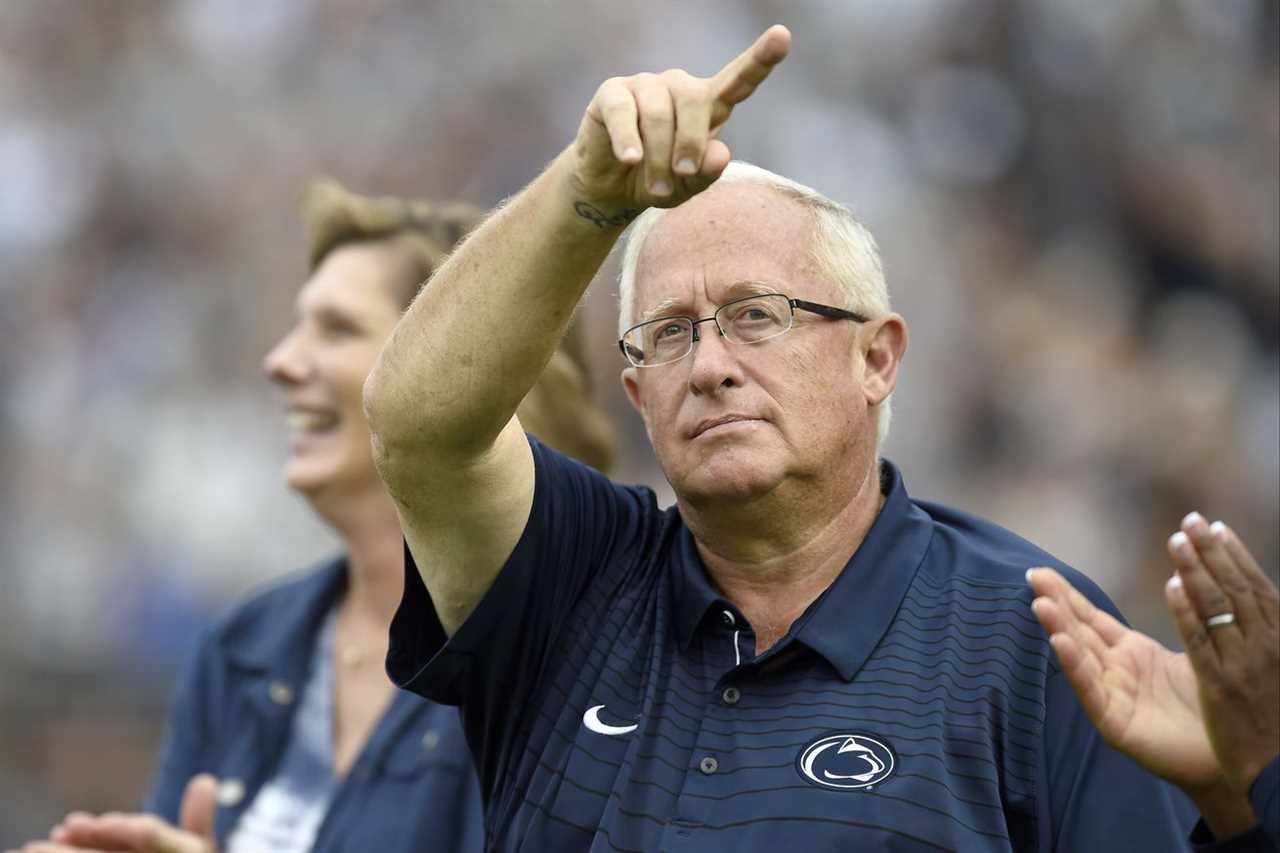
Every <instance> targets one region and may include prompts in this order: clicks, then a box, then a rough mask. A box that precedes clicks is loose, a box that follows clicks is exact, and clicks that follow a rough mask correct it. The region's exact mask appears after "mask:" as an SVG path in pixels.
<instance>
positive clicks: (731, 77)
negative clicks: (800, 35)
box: [711, 24, 791, 128]
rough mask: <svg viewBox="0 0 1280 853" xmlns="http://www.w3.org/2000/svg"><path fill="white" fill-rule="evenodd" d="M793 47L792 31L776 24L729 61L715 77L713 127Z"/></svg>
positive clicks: (725, 117) (757, 84)
mask: <svg viewBox="0 0 1280 853" xmlns="http://www.w3.org/2000/svg"><path fill="white" fill-rule="evenodd" d="M790 50H791V31H790V30H788V29H787V28H786V27H784V26H782V24H774V25H773V26H772V27H770V28H769V29H767V30H765V31H764V33H762V34H761V36H760V38H758V39H756V40H755V43H754V44H752V45H751V47H749V48H747V49H746V50H744V51H743V52H742V53H740V54H738V55H737V56H735V57H734V58H733V59H731V60H729V63H728V64H727V65H725V67H724V68H721V69H720V70H719V71H717V72H716V74H715V75H714V76H713V77H712V78H711V84H712V91H714V92H715V93H716V98H715V107H714V109H713V110H712V113H711V126H712V127H713V128H714V127H719V126H720V125H721V124H723V123H724V121H725V119H727V118H728V117H729V113H730V112H732V111H733V108H734V107H735V106H737V105H738V104H740V103H742V102H743V101H745V100H746V99H747V98H749V97H751V93H752V92H754V91H755V90H756V88H757V87H759V85H760V84H761V83H763V82H764V81H765V78H766V77H768V76H769V72H771V71H773V67H774V66H775V65H777V64H778V63H779V62H781V61H782V60H784V59H786V58H787V53H788V52H789V51H790Z"/></svg>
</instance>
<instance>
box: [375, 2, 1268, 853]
mask: <svg viewBox="0 0 1280 853" xmlns="http://www.w3.org/2000/svg"><path fill="white" fill-rule="evenodd" d="M789 48H790V34H789V33H788V32H787V31H786V30H785V29H783V28H781V27H775V28H772V29H770V30H769V31H767V32H766V33H765V34H764V35H763V36H761V38H760V39H759V40H757V42H756V43H755V44H754V45H753V46H752V47H751V48H750V49H748V50H747V51H746V52H744V53H743V54H742V55H741V56H739V57H738V58H736V59H735V60H733V61H732V62H730V63H729V64H728V65H727V66H725V68H724V69H722V70H721V71H720V72H719V73H717V74H716V75H715V76H713V77H710V78H706V79H699V78H694V77H691V76H690V75H688V74H686V73H684V72H682V71H668V72H665V73H663V74H661V75H653V74H641V75H636V76H634V77H629V78H615V79H612V80H609V81H607V82H605V83H604V84H603V85H602V86H601V87H600V88H599V90H598V91H597V93H596V95H595V97H594V98H593V100H592V102H591V104H590V105H589V106H588V108H587V111H586V115H585V116H584V118H583V121H582V124H581V126H580V129H579V132H578V136H577V139H576V140H575V142H574V143H573V144H572V145H571V146H569V148H567V149H566V150H565V151H564V152H563V153H562V154H561V155H560V156H559V157H557V158H556V159H555V160H554V161H553V162H552V163H551V164H550V166H549V167H548V168H547V169H546V170H545V171H544V172H543V174H542V175H541V176H540V177H538V178H537V179H536V180H535V181H534V182H533V183H532V184H531V185H530V186H529V187H528V188H526V189H525V190H524V191H523V192H522V193H521V194H520V195H518V196H517V197H516V198H514V199H513V200H512V201H511V202H510V203H509V204H508V205H506V206H505V207H504V208H502V209H501V210H500V211H498V212H497V213H495V214H494V216H493V217H492V218H491V219H490V220H489V222H488V223H487V224H486V225H485V226H483V227H482V228H481V229H480V230H478V231H477V232H475V233H474V234H473V236H472V237H471V239H470V240H469V241H468V242H467V243H466V244H465V245H464V246H463V248H462V249H460V250H459V251H458V253H457V254H456V255H454V257H453V258H452V260H451V261H450V262H449V263H448V264H446V266H445V267H444V268H443V269H442V270H441V271H440V273H439V274H438V275H437V277H436V278H435V279H434V280H433V281H432V283H431V284H430V286H428V287H427V288H426V289H425V291H424V293H423V295H422V296H421V297H420V298H419V299H418V300H417V301H416V303H415V304H414V306H413V307H412V308H411V310H410V311H409V312H408V313H407V315H406V316H405V318H404V319H403V321H402V322H401V324H400V326H399V327H398V329H397V331H396V332H395V334H394V336H393V339H392V341H391V343H390V344H389V346H388V348H387V349H386V350H385V351H384V353H383V355H382V358H381V361H380V364H379V366H378V367H377V368H376V369H375V371H374V373H373V374H372V375H371V377H370V380H369V382H368V384H367V385H366V388H365V394H366V406H367V407H368V411H369V416H370V422H371V425H372V428H373V432H374V435H375V445H376V452H377V457H378V460H379V467H380V470H381V471H382V473H383V476H384V478H385V479H386V481H387V483H388V485H389V487H390V490H391V492H392V494H393V495H394V496H395V498H396V500H397V502H398V504H399V507H400V513H401V519H402V523H403V527H404V531H405V538H406V541H407V545H408V549H407V555H406V556H407V562H408V565H407V566H406V576H405V583H406V587H405V595H404V598H403V600H402V602H401V607H400V610H399V612H398V613H397V616H396V620H395V623H394V624H393V626H392V638H391V650H390V652H389V655H388V669H389V671H390V672H391V674H392V675H393V677H394V678H396V680H397V681H398V682H399V683H401V684H402V685H403V686H405V687H408V688H409V689H412V690H415V691H418V692H421V693H423V694H425V695H429V696H431V697H432V698H434V699H437V700H440V701H444V702H451V703H456V704H460V705H461V706H462V711H463V717H464V721H465V725H466V728H467V736H468V740H469V742H470V745H471V748H472V752H473V755H474V756H475V758H476V761H477V764H478V768H479V771H480V776H481V780H482V788H483V791H484V796H485V801H486V815H487V816H486V820H487V830H488V837H489V845H490V847H491V849H493V850H501V851H514V850H539V851H541V850H547V851H551V850H554V851H558V853H559V852H560V851H579V850H581V851H586V850H592V851H596V850H636V851H641V850H642V851H657V850H664V851H678V850H709V849H720V848H723V849H725V850H734V851H760V850H766V849H770V850H772V849H774V848H775V847H776V845H778V844H779V843H781V842H783V841H786V840H790V839H794V840H800V841H803V842H804V843H805V844H806V846H807V847H808V849H810V850H812V851H815V853H817V851H835V850H841V851H844V850H850V849H859V850H890V849H892V850H907V849H910V850H917V849H918V850H926V849H929V850H936V849H948V850H966V851H972V850H1009V849H1019V850H1086V849H1088V850H1094V849H1117V850H1118V849H1140V848H1141V849H1162V850H1164V849H1169V850H1172V849H1176V848H1178V847H1180V846H1185V841H1184V840H1183V839H1184V837H1185V833H1186V832H1187V831H1188V830H1189V829H1190V827H1191V824H1192V823H1193V822H1194V816H1193V814H1192V813H1191V810H1190V809H1189V808H1186V809H1185V810H1184V809H1183V805H1185V803H1184V801H1181V800H1179V799H1178V797H1177V795H1176V794H1175V793H1173V792H1172V790H1171V789H1170V788H1169V787H1167V786H1166V785H1164V784H1163V783H1161V782H1159V781H1158V780H1156V779H1154V778H1153V777H1150V776H1148V775H1147V774H1145V773H1143V772H1142V771H1141V770H1140V769H1138V768H1137V767H1136V766H1135V765H1133V764H1132V763H1131V762H1129V761H1128V760H1127V759H1124V758H1123V757H1121V756H1120V755H1118V754H1117V753H1114V752H1112V751H1111V750H1110V749H1109V748H1108V747H1107V746H1106V745H1105V744H1104V743H1103V742H1102V741H1101V740H1100V739H1098V737H1097V735H1096V734H1095V733H1094V731H1093V729H1092V727H1091V726H1090V725H1089V723H1088V720H1087V719H1086V718H1085V717H1084V716H1083V715H1082V714H1081V712H1080V709H1079V706H1078V705H1077V704H1076V702H1075V699H1074V698H1073V696H1072V694H1071V688H1070V686H1069V685H1067V684H1066V683H1065V681H1064V680H1063V679H1062V677H1061V674H1060V673H1059V672H1058V670H1057V669H1056V667H1055V666H1054V664H1053V662H1052V660H1053V658H1052V655H1051V654H1050V653H1049V648H1048V645H1047V643H1046V642H1045V639H1044V636H1043V634H1041V633H1040V632H1039V631H1038V629H1037V626H1036V624H1035V621H1034V619H1033V618H1032V616H1031V615H1030V613H1029V610H1028V605H1029V602H1030V592H1029V590H1028V588H1027V586H1026V583H1025V581H1024V579H1023V572H1024V571H1025V569H1026V568H1028V567H1029V566H1033V565H1041V564H1044V563H1046V562H1049V563H1051V564H1052V565H1054V566H1056V567H1059V568H1060V570H1062V571H1068V572H1069V570H1068V569H1066V568H1065V567H1063V566H1061V564H1060V563H1057V562H1054V561H1052V558H1050V557H1048V555H1046V554H1044V553H1043V552H1041V551H1038V550H1037V549H1035V548H1034V547H1032V546H1031V545H1029V544H1027V543H1025V542H1023V541H1022V540H1020V539H1017V538H1016V537H1014V536H1012V535H1011V534H1009V533H1007V532H1005V531H1003V530H1000V529H999V528H996V527H995V526H994V525H990V524H987V523H985V522H982V521H980V520H978V519H974V518H972V517H969V516H965V515H963V514H961V513H957V512H955V511H953V510H949V509H946V508H943V507H937V506H933V505H928V504H921V503H917V502H915V501H912V500H911V499H910V498H909V497H908V496H907V494H906V491H905V489H904V487H903V484H902V478H901V476H900V474H899V473H898V471H897V469H896V468H894V467H893V466H892V465H890V464H889V463H887V462H883V463H882V462H881V460H880V459H879V452H878V445H879V438H880V437H881V435H882V433H883V431H884V428H885V427H886V426H887V422H888V417H887V415H888V399H889V395H890V393H891V392H892V390H893V388H894V385H895V382H896V379H897V374H898V367H899V365H900V363H901V360H902V356H903V353H904V351H905V349H906V343H907V329H906V325H905V323H904V322H903V320H902V318H901V317H900V316H898V315H897V314H894V313H892V312H891V311H890V310H889V305H888V300H887V296H886V294H885V290H884V284H883V276H882V274H881V271H880V268H879V262H878V260H877V259H876V253H875V248H874V243H873V241H872V240H871V238H870V236H869V235H868V234H866V232H865V231H864V230H863V229H862V228H861V227H860V226H858V225H857V223H856V221H855V220H853V219H852V217H850V216H849V215H848V214H847V212H845V211H843V210H842V209H841V208H840V207H839V206H838V205H835V204H833V203H831V202H829V201H827V200H826V199H823V198H822V197H821V196H819V195H818V194H817V193H815V192H813V191H811V190H807V189H805V188H803V187H798V186H796V185H792V184H790V183H788V182H785V181H782V179H778V178H776V177H773V176H769V175H768V174H767V173H764V172H762V171H760V170H753V169H750V168H747V167H735V168H733V169H731V170H730V171H729V172H728V177H727V179H725V180H722V181H719V182H718V181H717V179H718V178H720V176H721V175H722V174H723V173H725V170H726V167H728V165H729V161H730V156H729V150H728V148H727V147H726V145H725V144H724V142H723V141H721V140H720V138H719V131H720V128H721V127H722V126H723V125H724V123H725V121H726V120H727V119H728V117H729V113H730V111H731V110H732V108H733V106H735V105H736V104H738V103H740V102H741V101H743V100H744V99H746V98H747V97H748V96H749V95H750V94H751V93H752V92H753V91H754V89H755V88H756V86H758V85H759V84H760V83H761V82H763V80H764V79H765V77H767V76H768V74H769V72H770V71H771V69H772V68H773V66H774V65H776V64H777V63H778V62H780V61H781V60H782V59H783V58H784V57H785V55H786V54H787V52H788V50H789ZM649 208H665V209H666V210H665V212H662V213H661V214H659V213H656V212H655V213H651V214H648V215H646V216H645V218H644V221H643V222H642V223H640V224H639V229H638V230H639V232H640V233H639V234H638V235H637V237H636V238H635V239H634V240H633V242H632V245H631V248H630V251H629V253H628V259H627V264H626V268H627V271H626V272H625V273H624V281H623V294H622V297H623V299H622V306H621V308H622V314H623V317H624V318H625V319H624V320H623V328H622V335H621V340H620V346H621V349H622V353H623V355H624V357H625V358H626V359H627V362H628V364H627V367H626V368H625V369H624V371H623V374H622V381H623V384H624V386H625V388H626V392H627V395H628V397H629V398H630V400H631V402H632V403H633V405H634V406H635V408H636V409H637V411H638V412H639V413H640V415H641V417H642V418H643V420H644V423H645V427H646V429H647V430H648V434H649V437H650V440H651V442H652V444H653V447H654V450H655V453H656V455H657V457H658V460H659V462H660V464H661V466H662V468H663V471H664V473H665V475H666V477H667V478H668V480H669V481H670V482H671V484H672V487H673V489H674V491H675V493H676V496H677V505H676V507H674V508H672V509H670V510H666V511H661V510H659V509H658V508H657V507H656V506H655V503H654V499H653V495H652V493H651V492H649V491H648V490H646V489H641V488H628V487H623V486H619V485H616V484H614V483H611V482H610V481H608V480H607V479H605V478H604V477H602V476H600V475H599V474H597V473H595V472H593V471H591V470H590V469H589V468H586V467H585V466H582V465H578V464H576V463H573V462H571V461H569V460H567V459H565V458H564V457H562V456H559V455H557V454H555V453H554V452H552V451H550V450H548V449H547V448H545V447H543V446H541V445H540V444H538V443H537V442H535V441H531V440H529V439H527V438H526V437H525V435H524V433H523V432H522V431H521V429H520V424H519V423H518V421H516V420H515V419H514V418H513V416H512V413H513V412H514V411H515V408H516V405H517V403H518V402H519V401H520V398H521V397H522V396H523V395H524V393H525V391H526V390H527V389H528V387H529V385H531V384H532V382H533V381H534V379H535V378H536V376H537V374H538V371H539V370H540V368H541V366H542V364H543V363H545V361H546V360H547V358H548V357H549V355H550V353H551V351H552V350H553V348H554V346H555V342H556V341H557V340H558V339H559V337H560V335H561V334H562V333H563V330H564V328H565V325H566V324H567V322H568V320H569V318H570V316H571V314H572V313H573V309H574V306H575V304H576V303H577V301H578V299H579V298H580V296H581V294H582V292H583V290H584V289H585V288H586V286H587V285H588V283H589V282H590V280H591V278H592V277H593V276H594V274H595V273H596V271H597V270H598V268H599V266H600V264H601V263H602V261H603V260H604V258H605V257H606V256H607V254H608V253H609V251H610V248H611V247H612V246H613V245H614V243H615V241H616V240H617V239H618V237H619V235H620V233H621V231H622V230H623V228H624V227H625V226H626V225H627V224H628V223H629V222H631V221H632V220H633V219H635V218H636V217H637V216H639V215H640V214H641V213H643V211H645V210H646V209H649ZM1070 576H1071V577H1072V579H1073V580H1075V581H1076V582H1077V583H1078V584H1080V585H1082V586H1083V587H1084V588H1085V589H1087V590H1088V591H1089V594H1090V595H1091V596H1093V598H1094V599H1095V600H1096V601H1098V602H1099V604H1101V605H1102V606H1104V607H1110V605H1109V603H1107V602H1106V601H1105V599H1104V598H1103V596H1102V595H1101V593H1100V592H1098V591H1097V589H1096V588H1095V587H1093V586H1091V585H1089V584H1088V582H1087V581H1086V580H1085V579H1084V578H1083V577H1081V576H1079V575H1078V574H1077V573H1071V575H1070ZM1202 799H1203V806H1202V807H1203V808H1206V809H1207V810H1208V811H1209V813H1210V814H1211V820H1213V821H1216V823H1215V829H1217V830H1218V831H1219V834H1220V835H1222V834H1230V833H1232V832H1234V831H1235V829H1237V828H1241V827H1243V825H1245V824H1247V823H1249V822H1251V819H1250V816H1249V815H1248V814H1247V812H1248V806H1247V804H1245V805H1244V808H1243V811H1244V812H1245V814H1241V813H1240V810H1239V809H1237V808H1233V807H1231V804H1228V805H1226V806H1221V807H1220V806H1219V805H1218V804H1217V803H1216V802H1215V792H1212V791H1206V792H1205V793H1204V797H1203V798H1202ZM1232 803H1234V801H1232Z"/></svg>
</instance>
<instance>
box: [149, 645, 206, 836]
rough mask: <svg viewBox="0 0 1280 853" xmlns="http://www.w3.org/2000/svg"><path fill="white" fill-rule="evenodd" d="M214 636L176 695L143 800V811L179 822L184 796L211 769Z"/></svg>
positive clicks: (181, 683)
mask: <svg viewBox="0 0 1280 853" xmlns="http://www.w3.org/2000/svg"><path fill="white" fill-rule="evenodd" d="M211 644H212V635H206V636H205V637H204V639H203V640H202V641H201V642H200V645H199V647H198V651H197V652H196V656H195V658H194V659H193V660H192V661H191V662H190V663H189V664H188V666H187V668H186V670H185V672H184V673H183V675H182V678H181V680H180V681H179V684H178V689H177V691H176V693H175V694H174V700H173V704H172V705H171V706H170V709H169V719H168V722H167V724H166V727H165V735H164V741H163V743H162V745H161V748H160V760H159V762H158V764H157V766H156V773H155V776H154V778H153V779H152V781H151V789H150V791H149V792H148V793H147V796H146V798H145V799H144V800H143V805H142V809H143V811H146V812H150V813H152V814H155V815H158V816H159V817H162V818H164V819H165V820H167V821H168V822H170V823H174V824H176V823H177V822H178V812H179V810H180V809H181V807H182V794H183V792H184V791H185V790H186V787H187V782H189V781H190V780H191V777H192V776H195V775H196V774H197V773H200V772H203V771H204V770H206V769H207V768H206V767H205V764H206V754H205V748H206V746H207V745H208V744H209V743H210V742H211V732H210V725H209V719H208V716H207V711H208V709H209V708H210V707H212V706H211V705H210V704H209V696H210V683H209V681H210V674H211V672H210V671H211V667H212V663H211V660H212V658H211V654H210V651H211Z"/></svg>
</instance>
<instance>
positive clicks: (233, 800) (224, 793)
mask: <svg viewBox="0 0 1280 853" xmlns="http://www.w3.org/2000/svg"><path fill="white" fill-rule="evenodd" d="M213 798H214V800H215V801H216V802H217V803H218V805H220V806H224V807H227V808H230V807H231V806H236V805H239V804H240V801H241V800H243V799H244V783H243V782H241V781H240V780H239V779H223V780H222V781H221V782H219V783H218V788H217V790H216V791H215V793H214V795H213Z"/></svg>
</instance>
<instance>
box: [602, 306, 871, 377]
mask: <svg viewBox="0 0 1280 853" xmlns="http://www.w3.org/2000/svg"><path fill="white" fill-rule="evenodd" d="M797 308H799V309H800V310H801V311H809V312H811V313H813V314H821V315H822V316H823V317H830V318H831V319H833V320H853V321H854V322H857V323H865V322H867V318H866V317H863V316H862V315H861V314H855V313H853V312H852V311H846V310H844V309H843V308H836V307H834V306H831V305H820V304H818V303H817V302H806V301H804V300H803V299H791V298H790V297H788V296H786V295H784V294H781V293H764V294H761V295H759V296H747V297H745V298H743V299H735V300H733V301H732V302H726V303H725V304H724V305H721V306H720V307H719V308H718V309H716V313H714V314H712V315H711V316H710V317H703V318H702V319H700V320H695V319H694V318H693V317H661V318H659V319H657V320H649V321H648V322H645V323H640V324H638V325H635V326H632V327H631V328H630V329H627V331H626V332H625V333H624V334H623V335H622V338H621V340H619V341H618V348H619V349H621V350H622V354H623V356H625V357H626V359H627V361H629V362H630V363H631V364H632V365H634V366H636V367H657V366H658V365H660V364H670V363H671V362H673V361H679V360H680V359H682V358H684V357H685V356H686V355H688V354H689V353H691V352H693V345H694V344H695V343H697V342H698V340H699V335H698V326H700V325H701V324H703V323H709V322H711V321H715V324H716V328H718V329H719V330H720V334H721V335H722V336H723V337H724V339H725V340H727V341H729V342H730V343H734V344H758V343H760V342H761V341H767V340H769V338H776V337H778V335H782V334H785V333H787V332H789V331H791V327H792V326H793V325H795V318H796V309H797Z"/></svg>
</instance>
